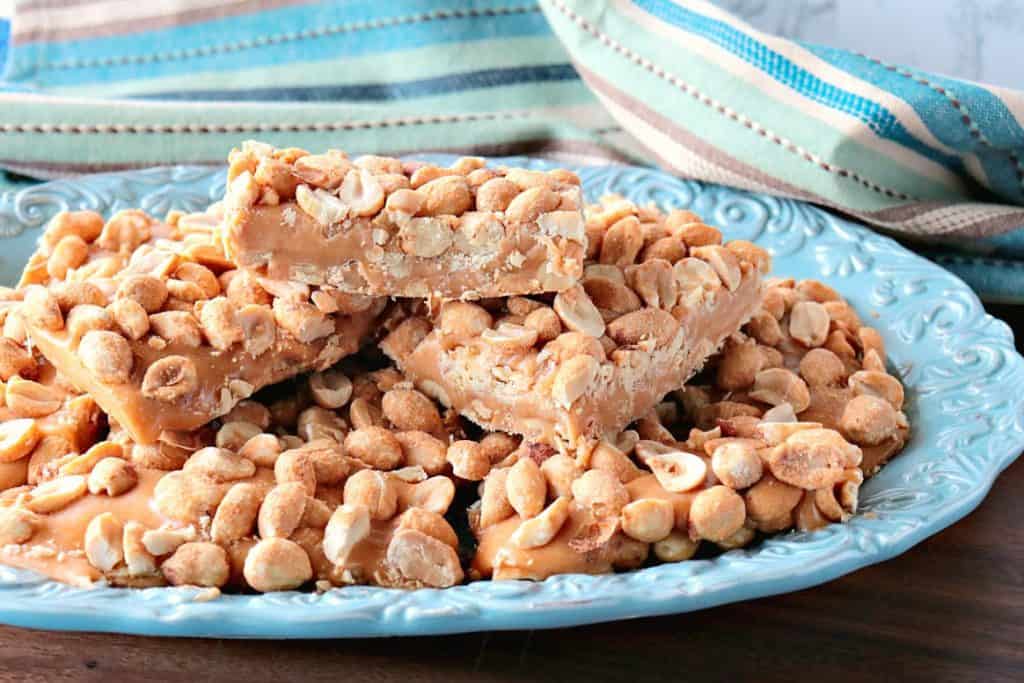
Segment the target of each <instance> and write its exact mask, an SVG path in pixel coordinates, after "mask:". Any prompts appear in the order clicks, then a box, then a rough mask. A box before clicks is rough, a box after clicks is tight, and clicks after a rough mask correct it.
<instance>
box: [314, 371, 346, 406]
mask: <svg viewBox="0 0 1024 683" xmlns="http://www.w3.org/2000/svg"><path fill="white" fill-rule="evenodd" d="M309 390H310V393H312V394H313V400H314V401H316V404H317V405H318V406H320V407H321V408H327V409H330V410H337V409H338V408H341V407H342V406H344V405H345V404H346V403H348V400H349V399H350V398H351V397H352V380H350V379H349V378H348V377H347V376H346V375H345V373H343V372H341V371H340V370H336V369H335V370H325V371H324V372H316V373H313V374H312V375H310V377H309Z"/></svg>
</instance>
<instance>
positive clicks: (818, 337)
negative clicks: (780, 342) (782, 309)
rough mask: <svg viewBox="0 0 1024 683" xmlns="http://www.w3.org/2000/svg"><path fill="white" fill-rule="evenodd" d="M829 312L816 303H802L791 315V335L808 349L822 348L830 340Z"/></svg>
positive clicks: (797, 305) (795, 306) (796, 305)
mask: <svg viewBox="0 0 1024 683" xmlns="http://www.w3.org/2000/svg"><path fill="white" fill-rule="evenodd" d="M829 322H830V318H829V315H828V311H826V310H825V307H824V306H822V305H821V304H819V303H817V302H814V301H801V302H799V303H797V304H795V305H794V306H793V310H792V311H790V313H789V334H790V336H792V337H793V339H795V340H797V341H798V342H800V343H801V344H803V345H804V346H807V347H812V348H813V347H816V346H821V345H822V344H824V343H825V341H826V340H827V339H828V330H829Z"/></svg>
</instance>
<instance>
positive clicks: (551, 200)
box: [505, 187, 562, 223]
mask: <svg viewBox="0 0 1024 683" xmlns="http://www.w3.org/2000/svg"><path fill="white" fill-rule="evenodd" d="M561 201H562V199H561V197H560V196H559V195H558V194H557V193H556V192H555V191H554V190H551V189H549V188H547V187H530V188H527V189H525V190H523V192H521V193H519V195H517V196H516V197H515V198H514V199H512V201H511V202H509V204H508V207H507V208H506V209H505V219H506V220H508V221H509V222H511V223H532V222H534V221H536V220H538V219H539V218H540V217H541V216H542V215H543V214H546V213H550V212H552V211H554V210H556V209H557V208H558V205H559V204H560V203H561Z"/></svg>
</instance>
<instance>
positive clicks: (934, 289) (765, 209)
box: [0, 157, 1024, 638]
mask: <svg viewBox="0 0 1024 683" xmlns="http://www.w3.org/2000/svg"><path fill="white" fill-rule="evenodd" d="M434 160H438V161H445V160H446V159H445V158H444V157H436V158H434ZM498 161H499V163H509V164H515V165H531V166H536V167H540V168H543V167H546V165H545V162H542V161H538V160H530V159H505V160H498ZM577 170H578V172H579V174H580V176H581V177H582V179H583V183H584V187H585V189H586V192H587V196H588V199H591V200H593V199H596V198H597V197H599V196H600V195H602V194H604V193H607V192H617V193H620V194H623V195H625V196H627V197H629V198H630V199H632V200H634V201H636V202H638V203H646V202H651V201H653V202H657V203H658V204H660V205H662V206H664V207H671V208H675V207H679V208H684V207H685V208H690V209H693V210H694V211H696V212H697V213H699V214H700V215H702V216H704V217H705V219H706V220H707V221H708V222H710V223H712V224H715V225H719V226H726V234H727V236H728V237H730V238H743V239H748V240H752V241H755V242H757V243H759V244H761V245H763V246H765V247H767V248H769V249H770V250H771V251H772V253H773V254H774V255H775V271H776V273H779V274H785V275H790V276H794V277H798V278H804V277H815V278H820V279H822V280H825V281H827V282H828V283H829V284H830V285H832V286H833V287H835V288H836V289H837V290H839V291H840V292H841V293H842V294H843V296H845V297H847V298H848V299H849V300H850V301H851V302H852V303H853V304H854V305H855V306H856V308H857V310H858V311H859V312H860V314H861V316H862V317H863V318H864V319H865V320H867V321H868V322H869V323H871V324H872V325H874V326H876V327H877V328H878V329H879V330H880V331H881V332H882V334H883V336H884V337H885V341H886V344H887V346H888V351H889V358H890V361H891V362H892V363H894V364H895V367H896V369H897V370H898V371H899V372H900V374H901V375H902V376H903V379H904V382H905V383H906V386H907V389H908V396H909V407H908V411H909V415H910V419H911V423H912V425H913V436H912V439H911V442H910V444H909V446H908V447H907V449H906V450H905V451H904V453H903V454H901V455H900V456H899V457H898V458H896V460H894V461H893V462H892V463H891V464H889V465H888V466H887V467H886V468H885V469H884V470H883V471H882V472H881V473H880V474H879V475H878V476H876V477H874V478H873V479H871V480H870V481H869V482H867V483H866V484H865V485H864V487H863V488H862V490H861V501H862V505H861V514H859V515H857V516H856V517H855V518H854V519H853V520H851V521H850V522H849V523H847V524H834V525H831V526H829V527H826V528H824V529H821V530H819V531H815V532H813V533H795V532H794V533H788V534H784V535H781V536H777V537H775V538H772V539H770V540H768V541H766V542H764V543H761V544H760V545H758V546H756V547H753V548H749V549H746V550H735V551H731V552H728V553H725V554H724V555H722V556H720V557H717V558H715V559H713V560H700V561H691V562H683V563H679V564H668V565H661V566H657V567H652V568H649V569H643V570H639V571H635V572H630V573H626V574H616V575H611V576H577V575H569V576H557V577H553V578H551V579H548V580H547V581H544V582H541V583H526V582H503V583H498V582H495V583H491V582H479V583H474V584H470V585H466V586H458V587H455V588H450V589H447V590H418V591H400V590H391V589H384V588H362V587H351V588H344V589H337V590H334V591H331V592H329V593H326V594H324V595H311V594H303V593H279V594H271V595H259V596H225V597H222V598H221V599H218V600H215V601H212V602H198V601H196V600H195V597H196V594H197V592H196V590H195V589H189V588H154V589H147V590H124V589H108V588H97V589H93V590H83V589H78V588H72V587H69V586H66V585H63V584H60V583H55V582H53V581H48V580H46V579H44V578H42V577H40V576H39V575H38V574H34V573H31V572H26V571H21V570H15V569H10V568H6V567H0V621H3V622H6V623H9V624H16V625H20V626H32V627H37V628H46V629H65V630H89V631H117V632H123V633H139V634H153V635H168V636H209V637H214V636H216V637H257V638H326V637H357V636H390V635H426V634H437V633H455V632H462V631H477V630H491V629H534V628H551V627H556V626H569V625H575V624H587V623H592V622H598V621H608V620H613V619H628V618H632V617H643V616H651V615H658V614H670V613H677V612H688V611H691V610H698V609H703V608H706V607H711V606H714V605H720V604H722V603H727V602H735V601H738V600H747V599H750V598H757V597H762V596H766V595H772V594H775V593H782V592H786V591H792V590H798V589H801V588H807V587H809V586H814V585H817V584H820V583H824V582H826V581H829V580H831V579H834V578H836V577H838V576H842V575H843V574H846V573H849V572H852V571H854V570H855V569H858V568H860V567H863V566H866V565H869V564H873V563H875V562H881V561H882V560H885V559H888V558H890V557H893V556H894V555H898V554H899V553H902V552H904V551H905V550H907V549H908V548H910V547H911V546H913V545H914V544H916V543H919V542H920V541H922V540H923V539H925V538H927V537H928V536H930V535H932V534H934V533H936V532H938V531H940V530H941V529H944V528H945V527H947V526H949V525H950V524H952V523H953V522H955V521H957V520H958V519H960V518H961V517H963V516H964V515H966V514H967V513H968V512H970V511H971V510H973V509H974V508H975V507H976V506H977V505H978V504H979V503H980V502H981V500H982V498H983V497H984V496H985V493H986V492H987V491H988V489H989V487H990V486H991V485H992V482H993V480H994V479H995V477H996V476H997V475H998V474H999V472H1001V471H1002V470H1003V468H1005V467H1006V466H1007V465H1008V464H1010V462H1012V461H1013V460H1014V458H1016V457H1017V455H1018V453H1020V452H1021V450H1022V449H1024V398H1022V394H1021V392H1020V387H1021V386H1024V359H1022V358H1021V357H1020V356H1019V355H1018V354H1017V353H1016V351H1015V350H1014V346H1013V336H1012V334H1011V332H1010V330H1009V329H1008V328H1007V326H1006V325H1005V324H1004V323H1002V322H1000V321H999V320H996V319H994V318H992V317H990V316H988V315H986V313H985V311H984V309H983V308H982V306H981V303H980V302H979V301H978V299H977V297H975V296H974V294H973V293H972V292H971V291H970V290H969V289H968V288H967V287H966V286H965V285H964V284H963V283H962V282H961V281H960V280H958V279H957V278H956V277H954V276H952V275H950V274H949V273H947V272H946V271H944V270H942V269H940V268H938V267H937V266H935V265H933V264H931V263H929V262H927V261H925V260H923V259H922V258H920V257H918V256H915V255H914V254H912V253H910V252H909V251H907V250H906V249H904V248H903V247H901V246H899V245H897V244H896V243H895V242H893V241H892V240H890V239H888V238H886V237H881V236H879V235H876V234H875V233H872V232H871V231H869V230H867V229H864V228H861V227H859V226H857V225H854V224H852V223H850V222H847V221H844V220H841V219H839V218H836V217H835V216H832V215H831V214H828V213H826V212H824V211H821V210H819V209H817V208H814V207H812V206H809V205H807V204H802V203H799V202H795V201H788V200H784V199H777V198H774V197H768V196H763V195H756V194H750V193H745V192H738V191H735V190H730V189H727V188H724V187H720V186H716V185H706V184H702V183H698V182H691V181H682V180H678V179H676V178H673V177H671V176H668V175H665V174H662V173H659V172H657V171H652V170H647V169H640V168H632V167H623V166H609V167H601V168H580V169H577ZM223 188H224V171H223V170H221V169H208V168H190V167H178V168H158V169H150V170H145V171H137V172H130V173H115V174H107V175H95V176H86V177H83V178H79V179H76V180H71V181H60V182H54V183H48V184H45V185H40V186H36V187H32V188H30V189H27V190H24V191H22V192H19V193H17V194H7V195H2V196H0V233H2V234H3V236H4V237H5V238H6V239H5V241H4V248H3V249H2V253H0V276H2V279H3V281H5V282H8V283H11V282H13V281H14V280H15V279H16V278H17V273H18V271H19V270H20V266H21V264H22V263H23V262H24V260H25V259H26V258H27V256H28V254H29V253H30V252H31V250H32V248H33V243H34V241H35V238H36V236H37V235H38V234H39V230H40V228H41V227H42V226H43V225H44V223H45V222H46V220H47V218H48V217H49V216H51V215H52V214H53V213H55V212H56V211H58V210H61V209H86V208H88V209H94V210H97V211H101V212H103V213H107V214H109V213H111V212H113V211H116V210H118V209H122V208H127V207H142V208H143V209H145V210H146V211H148V212H150V213H154V214H157V215H163V214H164V213H165V212H166V211H167V210H169V209H172V208H179V209H185V210H198V209H202V208H204V207H205V206H206V205H208V204H209V203H210V202H212V201H215V200H217V199H218V198H219V197H220V196H221V194H222V192H223ZM964 580H969V577H964Z"/></svg>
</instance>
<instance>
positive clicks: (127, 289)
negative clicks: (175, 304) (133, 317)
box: [115, 275, 168, 313]
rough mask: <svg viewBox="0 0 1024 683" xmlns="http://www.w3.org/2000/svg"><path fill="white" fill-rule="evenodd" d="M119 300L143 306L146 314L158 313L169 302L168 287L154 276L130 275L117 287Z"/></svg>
mask: <svg viewBox="0 0 1024 683" xmlns="http://www.w3.org/2000/svg"><path fill="white" fill-rule="evenodd" d="M115 296H116V298H117V299H128V300H129V301H134V302H135V303H137V304H139V305H140V306H142V308H143V309H145V311H146V313H157V312H159V311H160V309H161V308H163V305H164V302H165V301H167V297H168V292H167V285H165V284H164V282H163V280H161V279H160V278H158V277H156V276H154V275H128V276H127V277H125V278H124V279H123V280H121V284H119V285H118V286H117V293H116V295H115Z"/></svg>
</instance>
